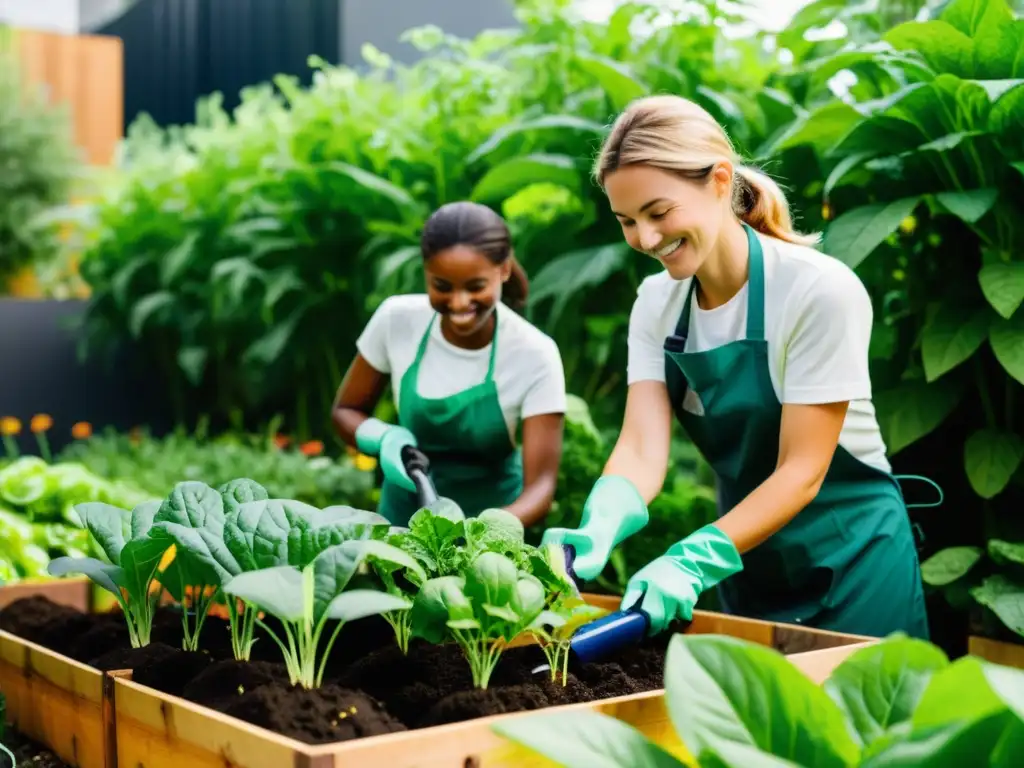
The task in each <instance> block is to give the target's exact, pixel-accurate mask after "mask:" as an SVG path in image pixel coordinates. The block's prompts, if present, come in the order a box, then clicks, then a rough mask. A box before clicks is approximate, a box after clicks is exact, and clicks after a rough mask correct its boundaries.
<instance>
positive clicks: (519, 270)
mask: <svg viewBox="0 0 1024 768" xmlns="http://www.w3.org/2000/svg"><path fill="white" fill-rule="evenodd" d="M508 261H509V264H510V265H511V267H512V274H511V275H509V278H508V280H506V281H505V284H504V286H502V289H501V300H502V302H503V303H504V304H506V305H507V306H509V307H511V308H512V309H513V310H515V311H516V312H518V313H519V314H522V313H523V312H524V310H525V309H526V298H527V296H528V295H529V293H530V281H529V279H528V278H527V277H526V270H525V269H523V265H522V264H520V263H519V259H517V258H516V257H515V255H514V254H510V255H509V257H508Z"/></svg>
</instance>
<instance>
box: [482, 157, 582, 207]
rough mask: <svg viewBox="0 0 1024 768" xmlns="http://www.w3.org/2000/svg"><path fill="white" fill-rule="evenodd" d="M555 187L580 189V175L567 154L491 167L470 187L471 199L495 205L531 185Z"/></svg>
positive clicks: (522, 158)
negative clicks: (544, 184) (554, 185)
mask: <svg viewBox="0 0 1024 768" xmlns="http://www.w3.org/2000/svg"><path fill="white" fill-rule="evenodd" d="M540 183H548V184H558V185H560V186H563V187H567V188H569V189H571V190H573V191H577V190H579V188H580V172H579V169H578V168H577V167H576V163H575V161H574V160H573V159H572V158H571V157H568V156H566V155H545V154H533V155H523V156H521V157H513V158H510V159H509V160H506V161H505V162H504V163H501V164H500V165H496V166H495V167H493V168H491V169H490V170H489V171H488V172H487V173H486V174H485V175H484V177H483V178H482V179H480V181H479V182H478V183H477V185H476V186H475V187H474V188H473V193H472V195H471V197H472V198H473V199H474V200H477V201H481V202H495V201H501V200H504V199H505V198H507V197H511V196H512V195H513V194H515V193H516V192H518V191H519V190H520V189H522V188H523V187H528V186H530V185H531V184H540Z"/></svg>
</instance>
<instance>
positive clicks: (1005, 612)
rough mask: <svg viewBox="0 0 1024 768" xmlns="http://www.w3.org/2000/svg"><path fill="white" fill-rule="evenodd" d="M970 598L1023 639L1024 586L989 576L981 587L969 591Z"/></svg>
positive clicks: (1002, 577)
mask: <svg viewBox="0 0 1024 768" xmlns="http://www.w3.org/2000/svg"><path fill="white" fill-rule="evenodd" d="M971 597H973V598H974V599H975V600H977V601H978V602H979V603H981V604H982V605H984V606H985V607H986V608H988V609H989V610H991V611H992V612H993V613H994V614H995V615H996V616H998V617H999V620H1000V621H1002V622H1003V624H1005V625H1006V626H1007V627H1008V628H1009V629H1011V630H1013V631H1014V632H1016V633H1017V634H1018V635H1020V636H1021V637H1022V638H1024V585H1021V584H1017V583H1015V582H1013V581H1011V580H1010V579H1008V578H1006V577H1005V576H1002V575H996V576H989V577H988V578H987V579H985V581H984V582H982V584H981V586H978V587H975V588H974V589H972V590H971Z"/></svg>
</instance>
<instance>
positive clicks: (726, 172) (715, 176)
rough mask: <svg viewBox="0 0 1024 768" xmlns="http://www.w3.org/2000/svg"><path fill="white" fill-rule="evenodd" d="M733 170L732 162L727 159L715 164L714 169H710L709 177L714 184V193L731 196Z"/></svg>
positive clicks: (720, 195)
mask: <svg viewBox="0 0 1024 768" xmlns="http://www.w3.org/2000/svg"><path fill="white" fill-rule="evenodd" d="M735 172H736V171H735V169H734V168H733V167H732V163H730V162H729V161H727V160H723V161H722V162H720V163H716V164H715V168H714V170H712V171H711V178H712V180H713V183H714V185H715V194H717V195H718V196H719V197H724V196H729V197H730V198H731V197H732V177H733V175H734V174H735Z"/></svg>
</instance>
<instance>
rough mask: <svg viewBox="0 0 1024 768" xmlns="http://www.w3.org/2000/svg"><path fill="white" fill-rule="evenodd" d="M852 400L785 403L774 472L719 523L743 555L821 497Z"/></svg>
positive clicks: (718, 525) (717, 524)
mask: <svg viewBox="0 0 1024 768" xmlns="http://www.w3.org/2000/svg"><path fill="white" fill-rule="evenodd" d="M848 405H849V403H848V402H842V403H827V404H824V405H790V404H787V405H783V406H782V429H781V434H780V436H779V459H778V462H777V463H776V467H775V471H774V472H772V474H771V475H769V476H768V479H767V480H765V481H764V482H763V483H761V485H759V486H758V487H757V488H755V489H754V490H753V491H752V492H751V493H750V495H748V496H747V497H746V498H745V499H743V501H741V502H740V503H739V504H737V505H736V506H735V507H733V508H732V509H731V510H730V511H729V512H727V513H726V514H725V515H723V516H722V517H721V518H719V520H718V522H717V523H716V524H715V525H716V526H717V527H718V528H719V529H720V530H721V531H722V532H723V533H724V534H726V535H727V536H728V537H729V538H730V539H732V543H733V545H734V546H735V547H736V549H737V550H738V551H739V552H740V554H743V553H745V552H747V551H749V550H751V549H753V548H754V547H756V546H757V545H758V544H760V543H761V542H763V541H764V540H765V539H767V538H768V537H769V536H771V535H772V534H774V533H775V532H776V531H778V530H779V529H781V528H782V527H783V526H785V525H786V524H787V523H788V522H789V521H790V520H792V519H793V518H794V517H796V515H797V514H798V513H799V512H800V511H801V510H802V509H803V508H804V507H806V506H807V505H808V504H810V503H811V502H812V501H814V497H815V496H817V495H818V491H819V490H820V489H821V484H822V482H824V480H825V474H826V473H827V472H828V468H829V465H830V464H831V463H832V456H833V455H834V454H835V450H836V445H838V443H839V433H840V432H841V431H842V428H843V421H844V419H845V418H846V409H847V406H848Z"/></svg>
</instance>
